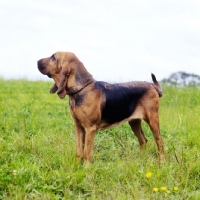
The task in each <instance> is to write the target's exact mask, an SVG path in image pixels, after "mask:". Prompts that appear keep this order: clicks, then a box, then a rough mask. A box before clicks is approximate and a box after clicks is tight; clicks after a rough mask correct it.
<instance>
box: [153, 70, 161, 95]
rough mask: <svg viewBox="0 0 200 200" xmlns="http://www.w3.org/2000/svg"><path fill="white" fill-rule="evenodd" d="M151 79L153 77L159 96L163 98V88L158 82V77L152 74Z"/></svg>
mask: <svg viewBox="0 0 200 200" xmlns="http://www.w3.org/2000/svg"><path fill="white" fill-rule="evenodd" d="M151 77H152V80H153V83H154V86H155V88H156V90H157V92H158V94H159V97H162V88H161V86H160V84H159V83H158V81H157V80H156V76H155V75H154V74H153V73H151Z"/></svg>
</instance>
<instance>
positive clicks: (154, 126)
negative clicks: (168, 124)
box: [145, 112, 165, 159]
mask: <svg viewBox="0 0 200 200" xmlns="http://www.w3.org/2000/svg"><path fill="white" fill-rule="evenodd" d="M145 121H146V122H147V123H148V124H149V126H150V129H151V131H152V132H153V135H154V139H155V141H156V144H157V147H158V152H159V157H160V159H163V158H164V157H165V156H164V143H163V140H162V137H161V134H160V126H159V116H158V114H157V112H154V113H153V112H152V113H151V116H149V117H148V118H147V119H145Z"/></svg>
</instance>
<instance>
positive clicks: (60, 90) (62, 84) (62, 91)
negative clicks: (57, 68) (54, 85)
mask: <svg viewBox="0 0 200 200" xmlns="http://www.w3.org/2000/svg"><path fill="white" fill-rule="evenodd" d="M68 76H69V72H68V71H67V70H66V69H65V68H63V69H62V71H61V76H60V83H59V86H58V91H57V94H58V96H59V97H60V98H61V99H63V98H64V97H65V96H66V94H67V91H66V84H67V78H68Z"/></svg>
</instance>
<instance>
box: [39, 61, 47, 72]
mask: <svg viewBox="0 0 200 200" xmlns="http://www.w3.org/2000/svg"><path fill="white" fill-rule="evenodd" d="M37 66H38V69H39V70H40V71H41V70H43V69H44V68H45V67H44V65H43V64H42V60H38V61H37Z"/></svg>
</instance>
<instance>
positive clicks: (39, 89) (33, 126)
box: [0, 79, 200, 200]
mask: <svg viewBox="0 0 200 200" xmlns="http://www.w3.org/2000/svg"><path fill="white" fill-rule="evenodd" d="M51 85H52V82H42V81H36V82H32V81H26V80H8V81H5V80H2V79H1V80H0V88H1V92H0V199H19V200H21V199H45V200H47V199H74V200H76V199H103V200H107V199H109V200H110V199H113V200H115V199H117V200H126V199H136V200H140V199H141V200H142V199H143V200H144V199H145V200H147V199H158V200H160V199H169V200H173V199H174V200H179V199H181V200H183V199H189V200H190V199H191V200H198V199H200V139H199V135H200V123H199V122H200V90H199V89H198V88H175V87H167V86H163V92H164V96H163V97H162V98H161V103H160V104H161V105H160V127H161V132H162V136H163V140H164V143H165V152H166V160H165V161H163V162H161V163H159V162H158V156H157V149H156V145H155V142H154V139H153V136H152V134H151V131H150V130H149V128H148V127H147V126H146V124H143V127H144V131H145V133H146V136H147V138H148V140H149V142H148V143H147V147H146V150H145V152H143V153H141V152H140V150H139V144H138V141H137V139H136V137H135V136H134V135H133V133H132V132H131V130H130V128H129V126H128V125H127V124H123V125H122V126H120V127H115V128H112V129H108V130H105V131H99V132H97V134H96V138H95V147H94V152H93V162H92V163H91V164H89V165H87V166H85V165H83V164H82V163H79V162H78V161H77V160H76V157H75V136H74V125H73V120H72V117H71V114H70V112H69V107H68V99H67V98H65V99H64V100H61V99H59V97H58V96H57V95H50V94H49V88H50V87H51ZM15 170H16V171H15ZM148 172H151V173H152V176H151V177H150V178H147V177H146V173H148ZM161 187H167V190H168V191H167V192H169V193H167V192H166V191H161ZM174 187H178V191H174ZM153 188H158V189H159V190H158V192H154V191H153Z"/></svg>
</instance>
